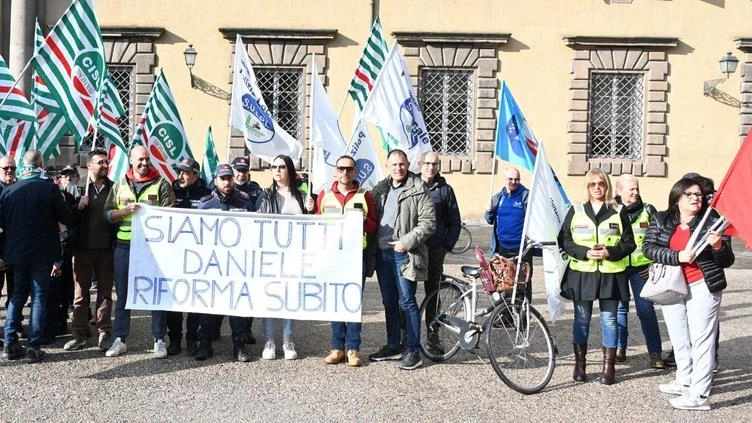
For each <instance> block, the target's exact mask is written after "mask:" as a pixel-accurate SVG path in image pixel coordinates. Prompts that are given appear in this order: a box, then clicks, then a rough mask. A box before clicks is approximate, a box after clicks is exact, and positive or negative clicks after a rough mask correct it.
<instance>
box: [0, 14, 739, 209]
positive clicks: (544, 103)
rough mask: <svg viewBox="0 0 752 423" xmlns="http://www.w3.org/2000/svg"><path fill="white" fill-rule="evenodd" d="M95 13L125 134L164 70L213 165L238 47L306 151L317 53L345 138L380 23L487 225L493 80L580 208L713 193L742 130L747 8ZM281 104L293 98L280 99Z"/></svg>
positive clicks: (460, 189)
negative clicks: (704, 181) (597, 174)
mask: <svg viewBox="0 0 752 423" xmlns="http://www.w3.org/2000/svg"><path fill="white" fill-rule="evenodd" d="M10 3H11V2H8V1H4V2H2V3H0V6H1V7H2V16H3V18H4V19H3V22H10V26H11V28H8V27H6V29H5V30H4V31H3V33H2V34H0V35H1V37H0V42H2V43H3V47H4V50H3V53H4V55H9V57H10V58H11V61H13V59H14V57H18V55H16V56H14V55H13V54H12V53H13V50H14V49H15V48H17V47H18V45H19V44H18V41H17V40H19V39H20V38H18V37H21V35H16V42H14V38H13V36H12V34H13V31H14V29H13V28H12V26H13V22H15V21H16V20H17V19H13V17H17V16H18V15H17V14H18V13H20V12H18V11H11V10H10V8H11V6H9V4H10ZM13 3H23V4H24V5H25V6H24V7H26V8H27V9H26V10H27V11H30V12H29V13H31V14H38V15H39V16H40V21H41V22H42V24H43V25H45V26H46V28H47V29H49V27H51V26H52V25H54V23H55V22H56V21H57V19H58V18H59V16H60V15H61V14H62V12H63V11H64V9H65V7H67V4H65V3H66V2H62V1H41V0H38V1H28V0H27V1H25V2H23V1H19V2H15V1H14V2H13ZM94 6H95V8H96V12H97V15H98V17H99V22H100V25H101V26H102V31H103V35H104V40H105V44H106V46H107V49H108V62H109V64H110V67H111V69H116V70H118V69H119V70H121V72H122V75H124V76H122V78H123V82H122V84H124V85H122V86H121V88H122V87H125V89H127V90H129V92H130V97H129V103H130V104H129V105H128V106H129V117H128V119H129V120H128V122H126V123H125V126H127V127H128V128H130V130H131V131H132V128H134V127H135V124H136V121H137V120H138V117H139V115H140V113H141V111H142V110H143V105H144V103H145V102H146V98H147V97H148V95H149V92H150V90H151V84H153V82H154V78H155V75H156V74H157V73H158V71H159V69H162V70H163V71H164V73H165V75H166V77H167V79H168V81H169V83H170V86H171V88H172V90H173V93H174V95H175V98H176V101H177V105H178V108H179V110H180V114H181V117H182V120H183V124H184V125H185V128H186V131H187V135H188V137H189V139H190V143H191V147H192V150H193V152H194V153H195V154H196V155H197V156H198V158H200V157H201V156H202V155H203V143H204V139H205V135H206V131H207V127H208V126H210V125H211V126H212V128H213V132H214V137H215V142H216V144H217V150H218V153H219V156H220V160H221V161H225V159H226V158H227V156H228V151H229V157H230V158H232V157H235V156H237V155H242V154H245V150H244V146H243V143H242V138H241V137H239V136H238V135H239V134H238V133H237V132H236V133H235V136H232V137H231V136H230V135H231V134H230V128H229V125H228V120H229V101H228V95H229V93H230V91H231V72H232V60H233V58H232V55H233V49H234V41H235V36H236V34H240V35H241V36H242V37H243V41H244V43H245V44H246V46H247V50H248V52H249V56H250V57H251V60H252V61H253V63H254V66H255V67H256V69H257V72H259V70H260V72H261V73H265V75H266V76H267V77H268V78H269V80H268V82H267V86H266V88H264V89H267V90H271V89H274V88H273V87H275V86H276V85H275V84H279V86H283V85H285V84H287V87H288V88H289V87H290V86H292V87H293V88H292V89H288V90H287V91H286V92H284V93H281V94H279V93H278V94H279V96H277V97H274V96H272V97H273V98H274V99H273V100H272V102H276V103H275V104H277V105H278V106H279V110H277V111H275V113H277V112H279V113H286V115H285V116H286V117H285V119H287V120H288V121H286V123H283V127H284V126H285V125H290V128H291V131H292V132H293V133H295V136H296V137H297V138H298V139H299V140H300V141H302V142H304V144H305V146H306V150H307V148H308V137H309V131H308V126H309V122H308V106H309V105H308V104H307V103H308V93H309V88H310V60H311V57H313V55H314V54H315V55H316V60H317V66H318V68H319V72H320V74H321V75H322V80H323V81H324V85H325V87H326V89H327V91H328V94H329V99H330V101H331V103H332V106H333V108H334V109H335V111H339V110H340V108H341V107H342V108H343V109H342V110H343V112H342V115H341V120H340V122H341V126H342V130H343V132H344V133H345V134H346V137H347V134H349V132H350V130H351V122H352V119H353V115H354V114H355V113H356V110H357V108H356V107H355V104H354V102H353V101H352V100H351V99H349V98H347V95H346V93H347V90H348V87H349V85H350V81H351V79H352V77H353V72H354V70H355V68H356V66H357V64H358V61H359V59H360V57H361V54H362V51H363V45H364V42H365V41H366V39H367V38H368V36H369V34H370V31H371V24H372V21H373V19H374V17H376V16H378V17H379V18H380V20H381V24H382V27H383V31H384V35H385V38H386V41H387V43H388V44H389V45H391V44H392V42H393V41H396V42H397V45H398V46H399V48H400V49H401V51H402V53H403V55H404V56H405V61H406V64H407V66H408V70H409V72H410V74H411V76H412V80H413V84H414V86H415V88H416V91H417V92H418V98H419V101H421V103H422V104H421V106H422V107H423V108H424V113H425V114H426V115H427V116H426V120H427V123H428V124H429V131H430V132H431V134H432V142H433V143H434V146H435V147H436V148H437V149H438V150H439V151H440V152H441V158H442V168H441V171H442V174H443V175H444V176H445V177H446V178H447V180H448V182H449V183H450V184H451V185H452V186H453V187H454V188H455V191H456V192H457V194H458V199H459V202H460V209H461V211H462V213H463V217H464V218H468V219H479V218H480V216H481V215H482V213H483V211H484V208H485V204H486V203H487V200H488V198H489V194H490V193H491V192H496V191H498V189H499V188H500V187H501V186H502V180H501V179H502V178H501V177H499V176H498V173H500V171H501V170H502V169H503V168H505V167H507V166H508V164H507V163H505V162H502V161H499V162H498V164H497V166H498V169H499V170H498V172H497V177H496V178H495V185H496V186H495V187H491V179H492V177H491V172H492V169H493V161H494V159H493V149H494V139H495V136H496V130H497V129H496V128H497V118H498V116H497V115H498V110H497V109H498V104H499V96H500V89H501V83H502V81H506V82H507V84H508V85H509V87H510V88H511V90H512V92H513V94H514V96H515V98H516V100H517V102H518V104H519V105H520V107H521V108H522V110H523V111H524V113H525V116H526V118H527V120H528V123H529V124H530V126H531V128H532V130H533V131H534V132H535V135H536V136H537V138H538V139H539V140H540V142H542V143H543V144H544V145H545V147H546V151H547V154H548V158H549V160H550V162H551V164H552V166H553V168H554V170H555V171H556V172H557V174H558V175H559V177H560V179H561V181H562V182H563V184H564V187H565V188H566V190H567V192H568V194H569V196H570V198H571V199H572V200H573V201H581V200H582V198H581V197H582V194H583V178H582V175H584V173H585V172H586V171H587V170H588V169H589V168H593V167H600V168H603V169H604V170H606V171H607V172H609V173H610V174H611V175H613V176H615V175H619V174H621V173H633V174H635V175H636V176H638V177H639V180H640V184H641V187H642V191H643V198H644V199H645V200H646V201H647V202H650V203H653V204H656V205H657V207H658V208H659V209H660V208H662V207H663V206H664V205H665V204H666V199H667V194H668V189H669V188H670V186H671V185H672V184H673V182H675V181H676V180H677V179H678V178H680V177H681V176H682V175H683V174H685V173H687V172H692V171H694V172H699V173H701V174H703V175H705V176H709V177H711V178H713V179H714V180H715V181H716V186H717V185H718V184H719V183H720V181H721V179H722V178H723V176H724V174H725V171H726V169H727V168H728V165H729V164H730V163H731V160H732V159H733V157H734V155H735V153H736V151H737V150H738V148H739V145H740V142H741V140H742V139H743V136H744V135H746V133H747V132H748V130H749V128H750V126H751V125H752V103H750V101H752V30H750V29H749V22H752V2H749V1H742V0H738V1H725V2H724V1H714V0H705V1H701V0H691V1H679V0H674V1H671V0H632V1H629V0H564V1H550V0H528V1H524V2H520V1H513V0H495V1H491V0H413V1H408V2H405V1H397V0H308V1H306V0H268V1H267V0H256V1H240V0H223V1H221V2H219V1H218V2H213V1H199V0H181V1H172V0H161V1H153V0H128V1H125V0H94ZM12 7H16V6H15V5H14V6H12ZM18 7H21V6H18ZM9 17H10V18H9ZM23 22H27V23H28V22H29V20H28V19H27V20H25V21H23ZM31 22H33V19H32V20H31ZM47 29H46V30H47ZM20 33H21V32H19V31H17V32H16V34H20ZM9 39H10V42H9ZM189 44H191V45H193V47H194V48H195V49H196V51H197V52H198V55H197V58H196V63H195V66H194V67H193V69H192V75H193V77H191V75H190V74H189V71H188V69H187V68H186V64H185V61H184V56H183V52H184V50H185V49H186V48H187V47H188V45H189ZM726 52H731V53H732V54H733V55H734V56H736V57H737V58H738V59H739V67H738V70H737V71H736V72H735V73H733V74H731V75H730V76H729V78H728V80H722V81H712V83H711V84H709V85H708V88H707V89H706V90H704V84H703V83H704V82H705V81H709V80H717V79H722V78H725V76H724V75H723V74H722V73H721V72H720V70H719V59H720V58H721V57H723V56H724V55H725V54H726ZM27 56H28V55H27ZM15 60H16V62H17V63H15V64H14V63H11V68H12V69H18V66H19V64H18V62H20V59H15ZM289 73H292V76H291V75H288V74H289ZM290 81H292V82H290ZM192 82H193V84H192ZM714 84H716V85H715V86H713V85H714ZM192 85H193V86H192ZM290 91H292V92H293V94H294V98H293V99H290V98H285V95H287V96H288V97H289V95H290ZM706 94H707V95H706ZM270 95H271V94H270ZM275 95H276V94H275ZM429 99H433V102H431V103H430V104H428V101H429ZM436 99H439V100H443V101H438V102H437V101H435V100H436ZM343 103H344V106H343ZM290 107H292V109H290ZM270 108H271V109H275V107H273V106H270ZM427 108H428V110H426V109H427ZM429 115H430V116H429ZM502 128H504V126H503V123H502ZM372 132H373V134H374V135H375V137H374V138H375V139H378V136H377V134H376V132H375V131H372ZM131 134H132V132H131ZM228 143H229V147H230V148H229V149H228ZM378 150H379V151H381V149H380V147H379V148H378ZM382 158H383V152H382ZM253 162H254V164H255V168H256V169H257V170H254V172H253V174H252V178H253V179H255V180H257V181H259V182H260V183H261V184H262V186H263V185H265V184H268V183H269V182H270V180H271V179H270V177H269V176H268V174H267V173H268V172H266V171H264V169H263V164H262V163H261V162H260V161H259V160H254V161H253ZM303 163H307V161H306V159H305V158H304V160H303ZM383 165H384V162H383V161H382V166H383ZM529 182H530V174H529V172H526V171H523V183H527V184H528V185H529Z"/></svg>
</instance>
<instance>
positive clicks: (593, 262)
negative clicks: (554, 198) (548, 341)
mask: <svg viewBox="0 0 752 423" xmlns="http://www.w3.org/2000/svg"><path fill="white" fill-rule="evenodd" d="M585 190H586V198H587V201H586V202H585V203H584V204H574V205H573V206H572V207H571V208H570V209H569V212H568V213H567V217H566V218H565V219H564V222H563V224H562V227H561V232H560V233H559V245H561V246H562V247H563V249H564V251H565V252H566V253H567V254H568V255H569V267H568V269H567V272H566V274H565V276H564V278H563V280H562V284H561V295H562V296H563V297H564V298H567V299H570V300H573V301H574V320H573V322H572V341H573V342H572V345H573V348H574V354H575V366H574V373H573V376H572V378H573V379H574V380H575V381H577V382H585V381H586V380H587V374H586V373H585V364H586V354H587V343H588V335H589V333H590V318H591V316H592V313H593V302H594V301H595V300H598V305H599V307H600V310H601V311H600V321H601V330H602V333H603V369H602V371H601V378H600V379H601V383H602V384H604V385H611V384H613V383H614V382H615V375H614V372H615V370H614V362H615V360H616V337H617V330H616V309H617V307H618V302H619V301H623V300H629V287H628V286H627V275H626V269H627V266H628V265H629V254H630V253H632V251H634V249H635V242H634V236H633V234H632V225H631V224H630V222H629V219H628V218H627V214H626V213H625V212H624V210H623V209H622V208H621V207H618V206H615V204H614V201H613V198H612V196H611V195H612V194H611V182H610V180H609V178H608V175H606V174H605V173H604V172H603V171H602V170H600V169H591V170H589V171H588V172H587V173H586V174H585Z"/></svg>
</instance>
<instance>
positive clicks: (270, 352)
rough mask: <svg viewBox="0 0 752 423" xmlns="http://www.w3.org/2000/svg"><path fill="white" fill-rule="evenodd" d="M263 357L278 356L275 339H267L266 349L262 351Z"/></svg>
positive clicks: (267, 358)
mask: <svg viewBox="0 0 752 423" xmlns="http://www.w3.org/2000/svg"><path fill="white" fill-rule="evenodd" d="M261 358H263V359H264V360H274V359H275V358H277V346H276V345H274V341H266V344H265V345H264V351H263V352H262V353H261Z"/></svg>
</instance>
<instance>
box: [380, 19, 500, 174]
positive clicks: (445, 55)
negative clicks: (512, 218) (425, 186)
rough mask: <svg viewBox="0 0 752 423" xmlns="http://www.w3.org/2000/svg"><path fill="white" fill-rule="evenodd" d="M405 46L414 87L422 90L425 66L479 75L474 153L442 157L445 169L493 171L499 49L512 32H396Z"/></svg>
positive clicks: (477, 172) (484, 172) (472, 149)
mask: <svg viewBox="0 0 752 423" xmlns="http://www.w3.org/2000/svg"><path fill="white" fill-rule="evenodd" d="M392 36H394V38H395V40H397V43H398V44H399V45H400V46H401V47H402V49H403V50H402V52H403V54H404V57H405V65H406V66H407V71H408V73H409V74H410V79H411V80H412V84H413V88H415V90H416V92H417V91H418V89H419V85H420V84H419V81H418V78H419V76H420V70H421V68H423V67H431V68H452V67H456V68H464V69H473V70H474V78H475V111H474V113H475V116H474V125H473V145H472V146H471V147H470V154H469V155H464V156H462V155H461V156H456V155H453V156H441V172H442V173H451V172H461V173H464V174H471V173H475V174H490V173H491V172H492V171H493V161H494V160H493V159H494V141H495V140H496V124H497V119H496V118H497V117H496V114H497V111H498V107H499V102H498V96H499V80H498V79H497V77H496V75H497V73H498V72H499V68H500V59H499V50H500V48H501V46H502V45H504V44H506V43H507V42H508V41H509V39H510V37H511V34H509V33H494V34H488V33H436V32H393V33H392Z"/></svg>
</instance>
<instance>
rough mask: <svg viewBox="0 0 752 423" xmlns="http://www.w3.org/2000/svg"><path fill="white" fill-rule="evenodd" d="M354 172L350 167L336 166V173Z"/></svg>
mask: <svg viewBox="0 0 752 423" xmlns="http://www.w3.org/2000/svg"><path fill="white" fill-rule="evenodd" d="M353 170H355V168H354V167H352V166H337V171H339V172H352V171H353Z"/></svg>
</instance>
